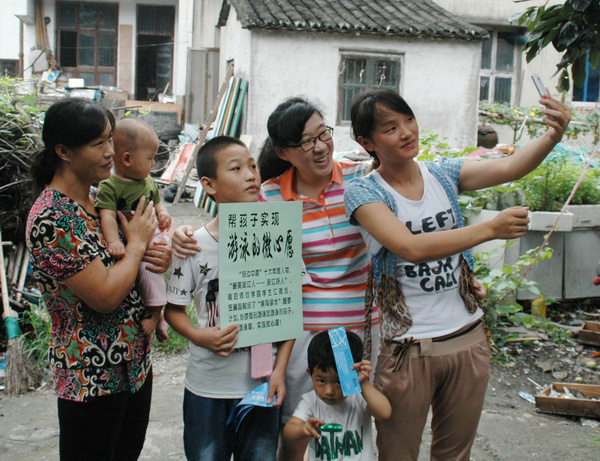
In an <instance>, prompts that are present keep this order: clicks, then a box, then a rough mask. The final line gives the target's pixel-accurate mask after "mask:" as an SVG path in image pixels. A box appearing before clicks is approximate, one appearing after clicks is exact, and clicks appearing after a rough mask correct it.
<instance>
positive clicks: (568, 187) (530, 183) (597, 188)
mask: <svg viewBox="0 0 600 461" xmlns="http://www.w3.org/2000/svg"><path fill="white" fill-rule="evenodd" d="M584 166H585V165H584V164H583V163H579V164H575V163H572V162H567V161H566V160H565V159H561V158H555V159H552V160H551V159H548V160H546V161H544V162H543V163H542V164H541V165H540V166H539V167H538V168H536V169H535V170H534V171H532V172H531V173H529V174H528V175H526V176H524V177H523V178H521V179H519V180H518V181H515V182H514V185H515V186H516V187H517V188H519V189H520V190H522V191H523V193H524V194H525V197H526V201H525V203H526V204H527V205H528V206H529V208H530V209H531V211H560V210H561V209H562V207H563V205H564V204H565V202H566V201H567V198H568V197H569V195H570V193H571V191H572V190H573V187H574V186H575V184H576V183H577V180H578V179H579V177H580V176H581V173H582V171H583V169H584ZM598 203H600V182H599V172H598V170H596V169H588V170H587V172H586V173H585V176H584V178H583V181H582V182H581V184H580V185H579V188H578V189H577V192H576V193H575V195H574V196H573V199H572V200H571V204H573V205H590V204H598Z"/></svg>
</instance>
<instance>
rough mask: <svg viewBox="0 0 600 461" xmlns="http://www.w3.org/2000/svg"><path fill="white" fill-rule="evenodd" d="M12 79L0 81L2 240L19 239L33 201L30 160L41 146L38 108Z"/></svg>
mask: <svg viewBox="0 0 600 461" xmlns="http://www.w3.org/2000/svg"><path fill="white" fill-rule="evenodd" d="M19 89H20V88H19V86H18V83H17V82H16V81H15V80H10V79H6V80H5V79H2V80H0V222H1V224H2V232H3V236H4V239H5V240H10V241H13V242H15V243H17V242H22V241H23V239H24V235H25V222H26V220H27V213H28V212H29V208H30V207H31V205H32V204H33V192H32V187H31V179H30V177H29V163H30V161H31V158H32V156H33V154H34V153H35V152H36V151H37V150H38V149H39V147H40V136H39V135H40V130H41V124H40V117H41V116H42V115H43V113H42V111H41V109H39V108H38V106H37V105H36V103H37V101H36V98H35V97H33V96H31V95H28V94H19Z"/></svg>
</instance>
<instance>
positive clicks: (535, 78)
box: [531, 74, 548, 97]
mask: <svg viewBox="0 0 600 461" xmlns="http://www.w3.org/2000/svg"><path fill="white" fill-rule="evenodd" d="M531 78H532V79H533V83H534V84H535V87H536V88H537V90H538V93H539V94H540V96H541V97H544V96H545V95H546V94H548V90H547V89H546V86H545V85H544V83H543V82H542V79H541V78H540V76H539V75H538V74H531Z"/></svg>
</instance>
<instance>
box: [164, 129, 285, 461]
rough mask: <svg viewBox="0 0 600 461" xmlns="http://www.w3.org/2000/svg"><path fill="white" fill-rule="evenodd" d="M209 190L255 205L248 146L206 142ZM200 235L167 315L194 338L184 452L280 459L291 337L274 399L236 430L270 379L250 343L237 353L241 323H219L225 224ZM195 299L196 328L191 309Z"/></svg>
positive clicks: (201, 172) (275, 379) (181, 267)
mask: <svg viewBox="0 0 600 461" xmlns="http://www.w3.org/2000/svg"><path fill="white" fill-rule="evenodd" d="M196 169H197V170H198V176H199V177H200V181H201V183H202V187H203V188H204V190H205V191H206V193H208V194H209V195H210V196H211V197H212V198H213V199H214V200H215V201H216V202H217V203H239V202H246V203H247V202H256V201H258V195H259V191H260V176H259V174H258V171H257V169H256V163H255V161H254V159H253V158H252V156H251V155H250V153H249V152H248V149H247V147H246V145H245V144H244V143H243V142H241V141H240V140H239V139H236V138H232V137H229V136H217V137H215V138H213V139H211V140H210V141H208V142H206V143H205V144H204V145H203V146H202V148H201V149H200V151H199V152H198V157H197V159H196ZM193 237H194V239H195V240H197V241H198V244H199V245H200V246H201V247H202V251H200V252H198V253H197V254H196V255H194V256H192V257H188V258H186V259H177V260H176V261H174V263H173V273H172V276H171V280H170V282H169V289H168V292H167V301H168V303H167V307H166V309H165V319H166V320H167V322H168V323H169V324H170V325H171V327H172V328H173V329H174V330H175V331H176V332H177V333H179V334H180V335H182V336H184V337H185V338H187V339H189V341H190V358H189V361H188V366H187V370H186V376H185V383H184V384H185V394H184V400H183V419H184V433H183V441H184V449H185V454H186V457H187V459H188V460H207V459H210V460H215V461H220V460H223V461H229V460H230V459H231V455H232V454H233V456H234V459H235V460H244V461H246V460H249V461H252V460H256V461H263V460H273V461H274V460H275V456H276V451H277V438H278V428H279V425H278V421H279V408H278V407H279V406H281V404H282V402H283V399H284V397H285V370H286V367H287V363H288V359H289V356H290V352H291V349H292V346H293V340H292V341H285V342H282V343H280V345H279V347H273V354H274V356H275V358H274V359H275V364H274V367H273V372H272V373H271V375H270V377H269V378H268V382H269V395H268V398H267V402H268V403H271V402H273V398H274V396H276V401H275V403H274V404H273V407H256V408H254V409H253V410H252V411H251V412H250V413H249V414H248V415H247V416H246V417H245V418H244V420H243V422H242V423H241V424H240V427H239V428H238V430H237V431H236V428H235V427H234V425H232V424H230V425H227V418H228V416H229V414H230V413H231V411H232V410H233V409H234V408H235V406H236V405H237V404H238V403H239V402H240V401H241V399H242V398H243V397H244V396H245V395H246V394H248V392H250V391H251V390H253V389H254V388H256V387H257V386H258V385H260V384H262V383H263V382H265V381H266V379H253V378H252V376H251V362H250V348H238V349H235V350H234V345H235V343H236V342H237V333H238V332H239V328H238V326H237V325H235V324H233V325H230V326H228V327H227V328H223V329H221V328H220V324H221V323H220V317H219V268H218V263H219V257H218V255H219V221H218V217H216V218H215V219H213V220H212V221H211V222H210V223H208V224H207V225H206V226H204V227H202V228H200V229H198V230H197V231H196V232H195V234H194V236H193ZM192 296H193V297H194V301H195V305H196V311H197V318H198V321H197V325H194V324H193V323H192V321H191V319H190V317H189V316H188V314H187V312H186V306H188V305H189V304H191V301H192Z"/></svg>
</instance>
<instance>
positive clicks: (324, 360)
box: [308, 330, 363, 375]
mask: <svg viewBox="0 0 600 461" xmlns="http://www.w3.org/2000/svg"><path fill="white" fill-rule="evenodd" d="M346 335H347V336H348V344H349V346H350V351H351V352H352V360H354V363H357V362H360V361H361V360H362V356H363V345H362V341H361V339H360V336H358V335H357V334H356V333H354V332H352V331H346ZM315 368H317V369H319V370H322V371H328V370H331V369H333V370H336V365H335V358H334V357H333V348H332V347H331V340H330V339H329V332H328V331H327V330H324V331H320V332H319V333H317V334H316V335H315V337H314V338H313V339H312V340H311V341H310V344H309V345H308V370H309V371H310V374H311V375H312V373H313V371H314V369H315Z"/></svg>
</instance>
